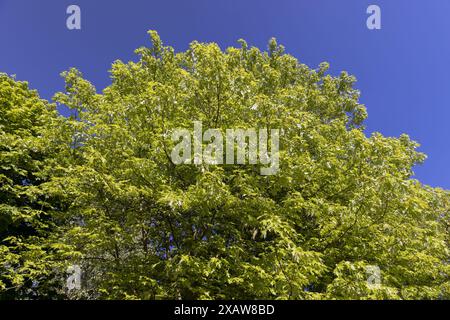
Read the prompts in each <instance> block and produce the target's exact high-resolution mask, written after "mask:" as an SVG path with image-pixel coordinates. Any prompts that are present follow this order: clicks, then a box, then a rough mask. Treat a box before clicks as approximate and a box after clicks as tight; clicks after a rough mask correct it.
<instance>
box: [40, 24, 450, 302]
mask: <svg viewBox="0 0 450 320" xmlns="http://www.w3.org/2000/svg"><path fill="white" fill-rule="evenodd" d="M149 34H150V36H151V41H152V46H151V47H150V48H146V47H144V48H140V49H138V50H137V51H136V52H137V54H138V56H139V59H138V61H136V62H129V63H123V62H121V61H116V62H115V63H114V64H113V66H112V70H111V78H112V84H111V85H110V86H108V87H107V88H105V89H104V90H103V92H101V93H97V91H96V89H95V88H94V86H93V85H92V84H91V83H89V82H88V81H87V80H85V79H83V77H82V75H81V73H80V72H79V71H77V70H76V69H71V70H69V71H67V72H65V73H63V76H64V78H65V80H66V89H65V92H61V93H58V94H56V95H55V98H54V99H55V101H56V102H57V103H58V104H60V105H65V106H67V107H69V108H71V109H72V110H73V111H74V115H75V116H73V117H71V118H69V119H60V120H58V121H60V124H59V125H58V126H53V127H52V128H51V129H47V132H52V133H53V135H54V137H53V138H52V139H50V140H51V141H53V145H55V146H57V147H58V152H57V153H54V154H55V156H54V159H55V160H54V161H55V162H54V163H55V164H54V165H53V166H51V168H52V170H51V176H50V179H49V180H48V181H46V182H45V183H44V184H43V185H42V186H41V187H40V189H41V190H45V193H46V194H47V195H49V196H50V197H52V199H58V201H59V203H63V204H65V205H60V206H52V207H51V208H50V209H49V212H51V215H52V217H54V220H55V225H56V227H55V228H54V229H53V231H52V235H51V239H52V240H51V242H52V243H53V246H56V247H57V248H58V255H60V256H64V257H66V261H65V262H66V265H67V264H78V265H80V266H81V268H82V270H83V273H84V276H83V279H84V282H83V289H82V290H81V292H78V293H77V294H76V295H74V296H71V294H69V296H68V297H75V298H77V297H84V298H89V299H179V298H182V299H374V298H384V299H422V298H423V299H449V298H450V283H449V273H450V269H449V263H448V262H449V258H450V256H449V233H448V221H449V200H450V197H449V193H448V191H445V190H442V189H438V188H431V187H428V186H424V185H422V184H421V183H420V182H419V181H417V180H414V179H413V178H412V175H413V172H412V168H413V167H414V166H415V165H417V164H419V163H421V162H422V161H423V160H424V158H425V156H424V155H423V154H421V153H419V152H417V151H416V148H417V146H418V145H417V143H415V142H414V141H411V140H410V139H409V138H408V136H406V135H402V136H401V137H399V138H388V137H383V136H382V135H381V134H379V133H374V134H372V135H371V136H369V137H367V136H366V135H365V133H364V126H363V124H364V120H365V118H366V110H365V107H364V106H363V105H361V104H360V103H359V101H358V100H359V92H358V91H357V90H356V89H354V88H353V86H354V83H355V78H354V77H353V76H350V75H348V74H347V73H345V72H342V73H341V74H340V75H339V76H337V77H334V76H331V75H329V74H327V69H328V65H327V64H326V63H323V64H321V65H320V66H319V68H318V69H316V70H312V69H310V68H308V67H307V66H306V65H304V64H301V63H300V62H298V61H297V60H296V59H295V58H294V57H292V56H290V55H288V54H285V53H284V48H283V47H282V46H279V45H278V44H277V43H276V41H275V40H274V39H272V40H271V41H270V42H269V46H268V51H267V52H261V51H260V50H259V49H257V48H254V47H252V48H249V47H248V46H247V44H246V42H245V41H243V40H240V44H241V47H240V48H228V49H227V50H225V51H222V50H221V49H220V48H219V46H218V45H217V44H214V43H209V44H205V43H198V42H193V43H191V45H190V47H189V49H188V50H187V51H185V52H179V53H175V52H174V50H173V48H171V47H168V46H165V45H163V43H162V42H161V40H160V38H159V36H158V34H157V33H156V32H154V31H150V32H149ZM193 121H202V123H203V126H204V128H205V130H206V129H207V128H218V129H219V130H221V132H223V133H225V130H226V129H229V128H242V129H248V128H273V129H277V128H279V129H281V130H282V135H281V136H280V150H279V151H280V152H279V153H280V169H279V171H278V173H277V174H275V175H267V176H264V175H261V174H260V170H259V169H260V166H261V165H259V164H257V165H253V164H252V165H250V164H246V165H231V164H223V165H206V164H200V165H195V164H181V165H175V164H174V163H173V162H172V159H171V156H170V155H171V151H172V149H173V147H174V145H175V144H176V142H174V141H172V139H171V133H172V132H173V130H175V129H177V128H186V129H191V128H192V124H193ZM374 269H375V270H379V271H380V275H379V276H380V280H381V282H380V283H378V282H376V283H375V284H376V285H371V283H370V281H368V280H369V277H370V276H372V275H368V270H374ZM375 276H378V275H377V274H375Z"/></svg>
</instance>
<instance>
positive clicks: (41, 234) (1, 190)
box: [0, 74, 63, 299]
mask: <svg viewBox="0 0 450 320" xmlns="http://www.w3.org/2000/svg"><path fill="white" fill-rule="evenodd" d="M61 121H62V117H60V116H58V114H57V111H56V108H55V105H52V104H49V103H48V102H47V101H45V100H43V99H41V98H40V97H39V95H38V94H37V92H36V91H33V90H30V89H29V88H28V84H27V83H26V82H19V81H16V80H15V79H14V78H13V77H10V76H7V75H5V74H0V299H24V298H46V297H47V298H48V297H53V298H56V297H58V296H59V295H60V294H61V293H60V291H61V288H62V286H61V281H59V280H58V277H57V276H56V275H57V274H58V268H59V265H60V263H58V260H57V256H58V252H59V249H58V245H57V244H56V243H55V242H52V241H50V237H51V235H52V233H53V232H54V230H55V222H56V220H55V219H54V217H53V215H52V212H55V211H56V210H61V209H62V208H63V207H62V206H61V203H60V202H59V200H58V199H57V198H56V197H55V196H54V195H51V194H48V193H46V192H44V190H43V189H42V186H43V185H44V184H45V183H46V182H48V181H49V180H50V177H51V176H52V174H53V173H52V172H53V169H52V167H53V166H54V165H55V163H56V159H57V157H55V154H57V153H58V150H59V149H60V146H58V143H57V138H56V136H55V134H56V133H57V132H56V131H55V130H54V128H56V127H58V126H59V124H60V123H61ZM59 145H61V143H59ZM60 258H61V257H60Z"/></svg>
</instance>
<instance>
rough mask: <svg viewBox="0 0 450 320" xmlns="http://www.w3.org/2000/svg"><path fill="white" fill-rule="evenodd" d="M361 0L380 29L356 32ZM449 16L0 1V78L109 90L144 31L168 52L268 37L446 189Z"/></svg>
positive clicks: (436, 4)
mask: <svg viewBox="0 0 450 320" xmlns="http://www.w3.org/2000/svg"><path fill="white" fill-rule="evenodd" d="M70 4H77V5H79V6H80V7H81V10H82V30H79V31H70V30H68V29H67V28H66V18H67V15H66V8H67V6H68V5H70ZM369 4H377V5H379V6H380V7H381V10H382V29H381V30H375V31H371V30H368V29H367V27H366V18H367V16H368V15H367V14H366V8H367V7H368V5H369ZM449 15H450V1H449V0H422V1H420V0H370V1H366V0H341V1H337V0H291V1H287V0H286V1H283V0H278V1H266V0H216V1H211V0H179V1H174V0H172V1H170V0H169V1H144V0H127V1H125V0H121V1H119V0H114V1H112V0H111V1H108V0H73V1H65V0H39V1H35V0H28V1H26V0H0V71H1V72H6V73H9V74H16V75H17V79H19V80H27V81H29V82H30V85H31V87H32V88H35V89H38V90H39V92H40V93H41V95H42V96H43V97H45V98H50V97H51V96H52V95H53V94H54V93H55V92H56V91H59V90H61V89H62V88H63V81H62V79H61V78H60V76H59V74H60V72H61V71H63V70H67V69H68V68H70V67H72V66H74V67H77V68H78V69H79V70H81V71H82V72H83V73H84V75H85V77H86V78H87V79H89V80H90V81H92V82H93V83H94V84H95V85H96V86H97V88H98V89H99V90H100V89H102V88H103V87H105V86H106V85H108V83H109V75H108V72H107V71H108V69H109V67H110V65H111V63H112V62H113V61H114V60H116V59H122V60H125V61H128V60H132V59H135V56H134V54H133V50H134V49H136V48H138V47H140V46H142V45H149V41H148V37H147V34H146V31H147V30H148V29H155V30H157V31H158V32H159V33H160V35H161V37H162V39H163V41H164V42H165V43H166V44H169V45H171V46H173V47H174V48H175V49H176V50H184V49H186V48H187V46H188V43H189V42H190V41H192V40H199V41H214V42H217V43H218V44H219V45H220V46H221V47H222V48H225V47H227V46H232V45H237V43H236V40H238V39H239V38H244V39H245V40H247V42H248V43H249V44H251V45H254V46H257V47H260V48H266V45H267V41H268V39H269V38H270V37H272V36H274V37H276V38H277V39H278V42H279V43H281V44H283V45H284V46H285V47H286V49H287V52H288V53H290V54H292V55H294V56H295V57H297V58H298V59H299V60H300V61H301V62H303V63H306V64H307V65H309V66H311V67H316V66H317V65H318V64H319V63H320V62H322V61H328V62H329V63H330V64H331V73H333V74H338V73H339V72H340V71H341V70H347V71H348V72H350V73H351V74H353V75H355V76H356V77H357V79H358V82H357V88H358V89H359V90H361V92H362V97H361V101H362V102H363V103H364V104H365V105H366V106H367V109H368V112H369V118H368V121H367V123H366V125H367V130H368V132H372V131H379V132H381V133H383V134H384V135H388V136H398V135H400V134H401V133H408V134H409V135H410V136H411V137H412V138H413V139H414V140H417V141H419V142H420V143H421V144H422V147H421V148H420V150H421V151H423V152H425V153H426V154H428V159H427V161H426V162H425V164H424V165H422V166H419V167H417V168H416V169H415V172H416V177H417V178H419V179H420V180H421V181H423V182H424V183H426V184H429V185H432V186H441V187H444V188H447V189H450V148H449V146H450V141H449V139H450V126H449V117H450V73H449V71H450V19H449Z"/></svg>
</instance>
